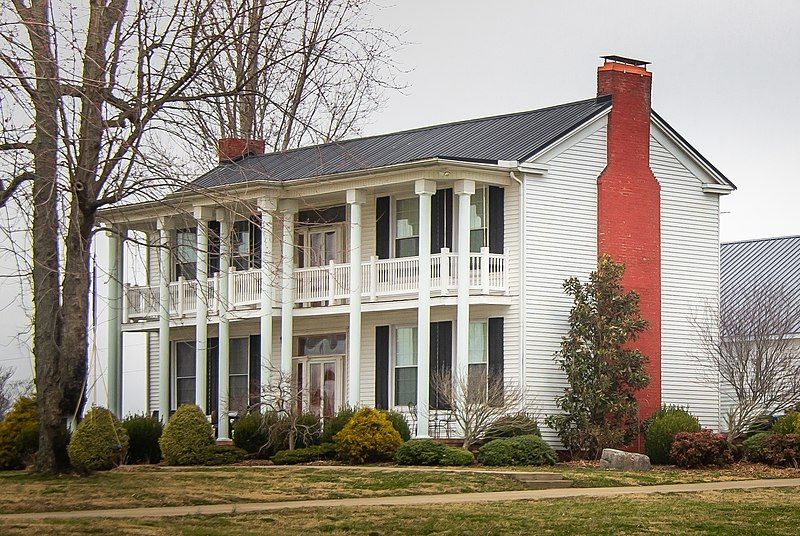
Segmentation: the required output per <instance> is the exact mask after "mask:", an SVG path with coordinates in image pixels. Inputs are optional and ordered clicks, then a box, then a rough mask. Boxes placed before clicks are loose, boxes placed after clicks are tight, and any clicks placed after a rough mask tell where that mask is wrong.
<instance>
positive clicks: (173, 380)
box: [170, 339, 197, 410]
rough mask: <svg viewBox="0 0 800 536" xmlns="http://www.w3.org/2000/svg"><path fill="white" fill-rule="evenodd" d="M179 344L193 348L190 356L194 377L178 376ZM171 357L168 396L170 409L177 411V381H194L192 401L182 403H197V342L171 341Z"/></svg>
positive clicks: (186, 340)
mask: <svg viewBox="0 0 800 536" xmlns="http://www.w3.org/2000/svg"><path fill="white" fill-rule="evenodd" d="M179 344H186V345H190V346H192V345H193V346H194V353H193V354H192V356H193V357H194V358H195V359H194V360H193V367H194V376H178V345H179ZM171 354H172V357H171V359H170V370H171V374H170V376H171V377H170V386H171V389H170V391H171V396H170V409H172V410H177V409H178V408H179V407H180V404H178V380H188V379H189V378H192V379H193V380H194V383H193V389H194V399H193V400H192V401H191V402H184V404H189V403H191V404H194V403H195V402H196V401H197V359H196V356H197V341H196V340H193V339H185V340H179V341H172V352H171Z"/></svg>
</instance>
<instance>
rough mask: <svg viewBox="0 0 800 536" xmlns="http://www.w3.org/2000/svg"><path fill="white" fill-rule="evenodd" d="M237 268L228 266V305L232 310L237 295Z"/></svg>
mask: <svg viewBox="0 0 800 536" xmlns="http://www.w3.org/2000/svg"><path fill="white" fill-rule="evenodd" d="M235 277H236V268H235V267H233V266H231V267H229V268H228V296H227V297H226V299H227V300H228V307H227V309H228V310H229V311H230V310H231V309H233V308H234V306H235V305H236V302H235V297H236V283H237V281H236V279H235Z"/></svg>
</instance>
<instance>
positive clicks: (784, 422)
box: [770, 411, 800, 435]
mask: <svg viewBox="0 0 800 536" xmlns="http://www.w3.org/2000/svg"><path fill="white" fill-rule="evenodd" d="M770 431H771V432H772V433H773V434H784V435H785V434H800V412H797V411H790V412H789V413H787V414H786V415H783V416H782V417H780V418H779V419H778V420H777V421H775V424H773V425H772V430H770Z"/></svg>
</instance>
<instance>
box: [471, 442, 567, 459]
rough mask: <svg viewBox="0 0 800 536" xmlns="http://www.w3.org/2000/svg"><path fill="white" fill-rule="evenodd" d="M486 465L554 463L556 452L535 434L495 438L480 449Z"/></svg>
mask: <svg viewBox="0 0 800 536" xmlns="http://www.w3.org/2000/svg"><path fill="white" fill-rule="evenodd" d="M478 461H479V462H480V463H482V464H484V465H553V464H555V463H556V453H555V452H553V449H552V448H550V445H548V444H547V443H545V442H544V440H543V439H542V438H541V437H539V436H535V435H525V436H517V437H510V438H501V439H494V440H492V441H489V442H488V443H486V444H485V445H483V446H482V447H481V448H480V449H479V450H478Z"/></svg>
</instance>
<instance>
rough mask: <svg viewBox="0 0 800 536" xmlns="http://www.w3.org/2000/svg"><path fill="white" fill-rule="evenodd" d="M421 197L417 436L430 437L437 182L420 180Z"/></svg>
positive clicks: (417, 190)
mask: <svg viewBox="0 0 800 536" xmlns="http://www.w3.org/2000/svg"><path fill="white" fill-rule="evenodd" d="M414 190H415V191H416V193H417V195H418V196H419V308H418V311H417V437H428V422H429V415H430V407H429V402H430V399H429V396H430V395H429V391H430V369H431V356H430V348H431V347H430V340H431V196H433V194H435V193H436V183H435V182H433V181H429V180H418V181H416V183H414Z"/></svg>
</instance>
